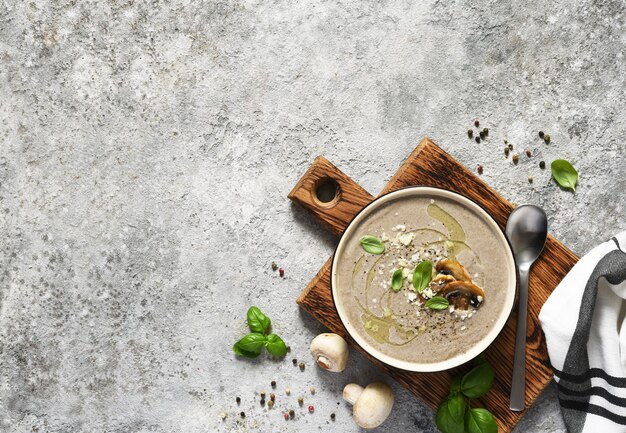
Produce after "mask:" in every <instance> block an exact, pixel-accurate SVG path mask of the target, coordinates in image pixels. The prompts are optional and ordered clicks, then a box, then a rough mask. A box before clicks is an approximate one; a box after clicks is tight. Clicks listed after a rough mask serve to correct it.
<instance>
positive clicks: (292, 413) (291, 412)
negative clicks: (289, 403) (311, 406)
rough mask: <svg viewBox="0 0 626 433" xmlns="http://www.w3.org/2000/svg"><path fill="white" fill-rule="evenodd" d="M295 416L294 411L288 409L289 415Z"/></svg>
mask: <svg viewBox="0 0 626 433" xmlns="http://www.w3.org/2000/svg"><path fill="white" fill-rule="evenodd" d="M295 416H296V412H294V410H293V409H289V417H291V418H293V417H295Z"/></svg>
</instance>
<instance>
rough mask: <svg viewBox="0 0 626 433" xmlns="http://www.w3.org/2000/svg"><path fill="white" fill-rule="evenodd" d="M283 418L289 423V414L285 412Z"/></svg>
mask: <svg viewBox="0 0 626 433" xmlns="http://www.w3.org/2000/svg"><path fill="white" fill-rule="evenodd" d="M283 418H285V421H289V414H288V413H287V412H285V413H284V414H283Z"/></svg>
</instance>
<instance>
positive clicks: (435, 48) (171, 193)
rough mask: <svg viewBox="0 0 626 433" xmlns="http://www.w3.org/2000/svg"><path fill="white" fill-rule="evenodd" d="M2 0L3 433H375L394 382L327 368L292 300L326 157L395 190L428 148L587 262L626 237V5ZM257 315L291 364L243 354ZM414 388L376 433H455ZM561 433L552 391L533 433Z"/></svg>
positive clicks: (320, 238)
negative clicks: (454, 161) (421, 143)
mask: <svg viewBox="0 0 626 433" xmlns="http://www.w3.org/2000/svg"><path fill="white" fill-rule="evenodd" d="M0 4H1V6H0V215H1V216H0V221H1V223H0V245H1V248H2V253H1V254H0V260H1V271H2V272H1V276H0V282H1V283H0V430H1V431H3V432H4V431H6V432H31V431H33V432H105V431H106V432H230V431H235V432H239V431H259V432H270V431H271V432H305V433H307V432H317V431H341V432H356V431H358V428H357V427H355V425H354V424H353V423H352V421H351V419H350V409H349V407H347V406H346V405H344V404H343V403H339V404H338V401H339V395H340V391H341V388H342V386H343V385H344V384H345V383H347V382H349V381H359V382H361V383H365V382H367V381H369V380H373V379H376V378H379V379H383V380H389V379H388V378H387V377H385V376H384V375H383V374H382V373H381V372H380V371H378V370H377V369H376V368H374V367H373V366H372V365H370V363H369V362H367V361H365V360H364V359H363V358H362V357H361V356H359V355H358V354H357V353H352V357H351V365H350V367H349V368H348V370H347V371H346V372H345V373H343V374H342V375H330V374H326V373H324V372H321V371H319V370H318V369H316V368H314V367H313V366H312V365H311V361H310V359H309V358H308V355H307V347H308V344H309V341H310V339H311V338H312V337H313V336H314V335H315V334H317V333H318V332H320V331H322V330H323V328H322V327H321V326H320V325H318V324H317V323H316V322H315V321H314V320H312V319H311V318H310V317H308V316H307V315H306V314H304V313H302V312H301V311H299V309H298V307H297V306H296V304H295V299H296V297H297V295H298V294H299V292H300V291H301V290H302V288H303V287H304V286H305V285H306V284H307V283H308V281H309V280H310V279H311V278H312V277H313V276H314V275H315V273H316V272H317V270H318V269H319V267H320V266H321V265H322V263H323V262H324V261H325V260H326V258H327V257H328V256H329V254H330V253H331V251H332V249H333V245H334V244H335V241H336V240H335V239H334V238H333V237H332V236H330V235H329V234H327V233H325V232H324V231H323V229H322V228H321V227H320V226H319V225H318V224H317V223H316V222H315V221H313V220H312V219H311V218H310V217H309V215H308V214H307V213H306V212H304V211H303V210H302V209H299V208H298V207H296V206H293V205H292V204H290V203H289V201H288V200H287V198H286V195H287V193H288V191H289V190H290V188H291V186H292V185H293V184H294V183H295V182H296V180H297V179H298V178H299V176H300V175H301V174H302V173H303V172H304V171H305V169H306V168H307V167H308V165H309V164H310V163H311V162H312V160H313V159H314V157H315V156H316V155H318V154H323V155H326V156H327V157H328V158H329V159H330V160H331V161H333V162H334V163H335V164H337V165H338V166H339V167H340V168H341V169H343V170H344V171H345V172H346V173H348V174H349V175H350V176H352V177H353V178H354V179H356V180H357V181H358V182H360V183H361V184H362V185H363V186H364V187H365V188H366V189H368V190H369V191H370V192H372V193H376V192H378V191H379V190H380V189H381V188H382V186H383V185H384V184H385V183H386V182H387V180H388V179H389V178H390V176H391V175H392V173H393V172H394V171H395V169H396V168H397V167H398V166H399V165H400V164H401V162H402V160H403V158H405V157H406V155H407V154H408V153H409V152H410V151H411V150H412V148H413V147H414V146H415V145H416V143H417V142H418V140H419V139H420V138H421V137H422V136H424V135H429V136H431V137H432V138H433V139H434V140H435V141H436V142H437V143H439V144H440V145H441V146H442V147H444V149H446V150H447V151H449V152H450V153H452V154H453V155H454V156H456V157H457V158H458V159H459V160H460V161H462V162H463V163H464V164H465V165H467V166H468V167H470V168H475V167H476V165H477V164H482V165H483V166H484V174H483V178H484V179H485V180H486V181H487V182H488V183H489V184H491V185H492V186H493V187H495V188H496V189H497V190H499V191H500V192H502V194H503V195H504V196H506V197H507V198H509V199H510V200H512V201H514V202H517V203H523V202H530V203H536V204H539V205H541V206H543V207H545V208H546V209H547V211H548V213H549V216H550V224H551V231H552V232H553V233H554V234H556V235H557V236H558V237H559V238H561V239H562V240H563V241H564V242H565V243H566V244H567V245H568V246H570V247H571V248H572V249H573V250H574V251H576V252H577V253H584V252H585V251H586V250H588V249H589V248H590V247H592V246H593V245H594V244H596V243H598V242H600V241H603V240H605V239H607V237H609V236H610V235H611V234H612V233H614V232H617V231H619V230H624V229H626V219H625V218H624V212H625V209H626V195H625V194H624V191H625V189H626V168H625V164H624V156H625V153H626V145H625V144H624V137H625V136H626V115H625V114H624V107H625V106H626V93H625V91H624V89H625V83H624V77H625V76H626V62H625V60H624V51H625V50H624V48H625V45H626V36H625V35H626V32H625V29H624V22H625V20H624V18H625V16H624V10H625V8H626V7H625V5H624V3H623V2H622V1H610V0H609V1H567V2H566V1H562V2H559V3H548V2H541V1H536V0H531V1H529V2H511V1H495V0H493V1H478V2H465V1H434V0H430V1H424V2H408V1H385V2H369V1H368V2H350V1H339V2H329V1H321V0H313V1H310V2H302V1H284V2H280V1H255V0H250V1H217V2H208V1H191V0H187V1H176V2H164V1H159V0H154V1H150V2H143V1H133V0H127V1H111V0H109V1H79V2H76V1H70V0H65V1H56V2H52V1H43V0H33V1H29V2H19V1H10V0H4V1H2V2H0ZM474 118H479V119H481V121H482V124H483V125H485V126H487V127H489V128H490V135H489V137H490V138H489V140H487V141H486V142H484V143H482V144H480V145H477V144H476V143H474V142H472V141H469V140H468V139H467V137H466V130H467V129H468V127H469V126H470V125H471V122H472V120H473V119H474ZM540 129H543V130H544V131H546V132H549V134H550V135H551V137H552V142H551V144H550V145H544V144H542V143H541V142H540V141H539V140H538V139H537V137H536V135H537V131H538V130H540ZM505 138H506V139H508V140H509V141H511V142H512V143H514V144H515V145H516V146H517V149H522V148H523V149H526V148H530V149H531V150H532V152H533V153H534V154H535V155H536V156H533V157H532V158H530V159H528V158H526V157H525V155H522V157H521V159H520V163H519V164H518V165H517V166H514V165H513V164H512V162H511V159H510V158H509V159H504V156H503V154H502V147H503V140H504V139H505ZM558 157H564V158H567V159H569V160H570V161H572V162H573V163H574V165H575V166H576V167H577V168H578V169H579V171H580V173H581V180H580V186H579V188H578V190H577V192H576V193H575V194H572V193H570V192H565V191H562V190H560V189H559V188H558V187H557V186H555V184H554V182H553V181H551V180H550V174H549V170H544V171H542V170H540V169H539V168H538V163H539V160H541V159H544V160H546V161H547V162H548V163H549V162H550V161H551V160H553V159H555V158H558ZM529 175H532V176H533V177H534V183H533V184H532V185H531V184H529V183H528V182H527V177H528V176H529ZM272 260H275V261H276V262H277V263H278V264H279V265H281V266H282V267H284V268H285V271H286V276H285V278H284V279H280V278H279V277H278V276H277V275H276V274H274V273H273V272H272V271H271V270H270V263H271V262H272ZM252 304H254V305H258V306H259V307H261V308H262V309H263V310H264V311H266V312H267V313H268V314H269V315H270V316H271V317H272V318H273V319H274V324H275V331H276V332H277V333H279V334H280V335H282V336H283V337H284V339H285V340H286V341H287V342H288V344H290V345H291V348H292V353H291V354H290V355H289V356H288V358H287V359H286V360H284V361H280V362H276V361H272V360H270V359H267V358H266V357H262V358H260V359H258V360H256V361H245V360H239V359H235V357H234V356H233V354H232V353H231V345H232V343H233V342H234V341H235V340H237V339H238V338H239V337H240V336H241V335H243V334H244V333H245V323H244V317H245V312H246V310H247V308H248V306H250V305H252ZM292 357H295V358H298V359H305V360H306V361H307V362H308V365H307V368H306V369H305V371H304V372H300V371H299V369H298V368H296V367H294V366H293V365H292V364H291V358H292ZM273 379H275V380H277V381H278V387H277V389H278V391H277V392H278V394H279V396H278V397H277V401H278V403H277V406H278V407H277V409H275V410H273V411H267V409H261V408H260V406H258V405H257V404H256V403H254V401H253V400H254V392H259V391H261V390H266V391H268V392H269V391H270V386H269V382H270V381H271V380H273ZM311 386H313V387H315V388H316V390H317V392H316V394H315V395H310V394H308V389H309V387H311ZM286 387H290V388H291V389H292V395H291V396H289V397H287V396H285V395H284V394H283V390H284V389H285V388H286ZM394 388H395V392H396V397H397V403H396V405H395V409H394V411H393V414H392V416H391V418H390V420H388V422H387V423H386V424H384V426H383V427H381V428H379V429H377V430H376V431H377V432H399V431H406V432H434V431H436V428H435V427H434V424H433V420H432V413H431V411H430V410H428V409H427V408H426V407H425V406H424V405H423V404H422V403H420V402H419V401H418V400H417V399H415V398H414V397H412V396H411V395H410V394H409V393H408V392H407V391H405V390H403V389H402V388H401V387H399V386H397V385H395V384H394ZM300 394H303V395H305V396H306V404H309V403H312V404H314V405H315V406H316V411H315V413H314V414H305V413H300V409H298V408H297V403H296V398H297V396H298V395H300ZM236 396H241V398H242V399H243V401H242V404H241V407H237V405H236V404H235V403H234V400H235V397H236ZM290 407H294V408H296V409H297V412H298V415H297V417H296V420H293V421H289V422H285V421H284V420H283V419H282V416H281V412H280V410H282V409H288V408H290ZM240 410H245V412H246V414H247V416H246V418H245V420H243V421H237V416H236V413H238V412H239V411H240ZM222 412H224V413H226V414H227V415H228V417H227V418H226V420H224V421H222V420H221V418H220V414H221V413H222ZM331 412H335V413H336V414H337V419H336V421H335V422H334V423H331V422H330V420H329V415H330V413H331ZM564 431H565V430H564V426H563V423H562V420H561V417H560V414H559V411H558V404H557V401H556V394H555V391H554V389H553V388H550V389H548V390H547V391H546V392H545V394H544V395H543V396H542V397H541V398H540V399H539V402H538V403H537V404H536V405H535V406H534V407H533V408H531V410H530V412H529V414H528V416H526V418H525V419H524V420H523V422H522V424H521V425H520V426H519V427H518V428H517V429H516V432H520V433H521V432H533V433H548V432H564Z"/></svg>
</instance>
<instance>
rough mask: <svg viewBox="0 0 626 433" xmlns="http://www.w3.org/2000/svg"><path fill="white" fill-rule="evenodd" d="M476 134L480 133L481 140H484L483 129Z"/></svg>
mask: <svg viewBox="0 0 626 433" xmlns="http://www.w3.org/2000/svg"><path fill="white" fill-rule="evenodd" d="M478 135H480V139H481V140H484V139H485V133H484V132H483V131H480V132H479V133H478Z"/></svg>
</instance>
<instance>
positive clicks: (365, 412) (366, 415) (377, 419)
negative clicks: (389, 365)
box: [352, 382, 393, 429]
mask: <svg viewBox="0 0 626 433" xmlns="http://www.w3.org/2000/svg"><path fill="white" fill-rule="evenodd" d="M392 407H393V391H392V390H391V387H390V386H389V385H387V384H386V383H383V382H372V383H370V384H369V385H367V386H366V387H365V389H363V392H361V395H360V396H359V398H358V399H357V401H356V403H354V407H353V408H352V416H353V418H354V421H355V422H356V423H357V424H358V425H359V426H360V427H362V428H366V429H369V428H376V427H378V426H379V425H381V424H382V423H383V422H384V421H385V420H386V419H387V417H388V416H389V414H390V413H391V408H392Z"/></svg>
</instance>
